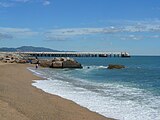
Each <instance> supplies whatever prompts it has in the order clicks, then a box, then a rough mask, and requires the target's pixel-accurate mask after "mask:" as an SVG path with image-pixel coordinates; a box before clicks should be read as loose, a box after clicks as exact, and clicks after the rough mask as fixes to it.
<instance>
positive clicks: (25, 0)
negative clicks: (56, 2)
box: [12, 0, 31, 3]
mask: <svg viewBox="0 0 160 120" xmlns="http://www.w3.org/2000/svg"><path fill="white" fill-rule="evenodd" d="M12 1H13V2H22V3H25V2H28V1H31V0H12Z"/></svg>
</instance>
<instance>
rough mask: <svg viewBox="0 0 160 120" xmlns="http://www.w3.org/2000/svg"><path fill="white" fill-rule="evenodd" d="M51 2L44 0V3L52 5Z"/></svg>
mask: <svg viewBox="0 0 160 120" xmlns="http://www.w3.org/2000/svg"><path fill="white" fill-rule="evenodd" d="M50 4H51V2H50V1H49V0H44V1H43V5H50Z"/></svg>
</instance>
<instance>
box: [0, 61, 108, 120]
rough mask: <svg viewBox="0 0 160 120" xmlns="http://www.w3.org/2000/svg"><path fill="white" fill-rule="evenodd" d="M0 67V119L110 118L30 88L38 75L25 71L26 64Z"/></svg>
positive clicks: (70, 119)
mask: <svg viewBox="0 0 160 120" xmlns="http://www.w3.org/2000/svg"><path fill="white" fill-rule="evenodd" d="M0 66H1V67H0V73H1V76H0V105H1V106H3V107H1V108H0V119H1V120H10V119H12V120H14V119H15V120H16V119H21V120H28V119H30V120H44V119H47V120H82V119H83V120H111V119H109V118H106V117H104V116H102V115H100V114H98V113H95V112H92V111H89V110H88V109H87V108H84V107H81V106H80V105H78V104H76V103H74V102H72V101H70V100H67V99H64V98H61V97H59V96H56V95H51V94H48V93H45V92H43V91H42V90H40V89H37V88H36V87H33V86H32V83H33V80H41V79H42V78H40V77H37V76H35V75H33V74H32V73H31V71H29V70H27V67H29V66H31V65H29V64H5V65H4V64H3V63H0ZM4 111H5V112H4ZM10 113H11V114H10Z"/></svg>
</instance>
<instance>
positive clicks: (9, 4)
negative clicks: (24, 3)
mask: <svg viewBox="0 0 160 120" xmlns="http://www.w3.org/2000/svg"><path fill="white" fill-rule="evenodd" d="M13 5H14V4H13V3H8V2H0V7H5V8H7V7H12V6H13Z"/></svg>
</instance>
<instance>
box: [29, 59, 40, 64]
mask: <svg viewBox="0 0 160 120" xmlns="http://www.w3.org/2000/svg"><path fill="white" fill-rule="evenodd" d="M29 61H30V63H31V64H37V63H38V62H39V60H37V59H35V60H29Z"/></svg>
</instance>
